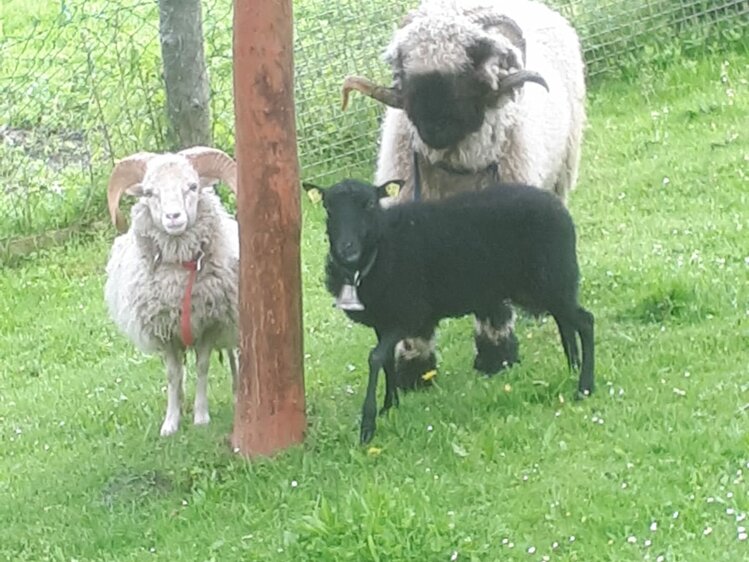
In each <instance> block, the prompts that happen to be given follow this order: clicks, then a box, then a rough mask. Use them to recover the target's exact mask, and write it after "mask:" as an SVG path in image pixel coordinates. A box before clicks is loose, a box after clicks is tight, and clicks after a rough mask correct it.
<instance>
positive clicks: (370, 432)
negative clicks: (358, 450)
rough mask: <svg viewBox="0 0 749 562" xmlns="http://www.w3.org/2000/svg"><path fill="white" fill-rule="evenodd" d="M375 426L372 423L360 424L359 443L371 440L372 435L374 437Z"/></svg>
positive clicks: (364, 443) (362, 443)
mask: <svg viewBox="0 0 749 562" xmlns="http://www.w3.org/2000/svg"><path fill="white" fill-rule="evenodd" d="M374 433H375V428H374V425H371V426H370V425H364V424H362V426H361V431H360V433H359V444H361V445H366V444H367V443H369V442H370V441H371V440H372V437H374Z"/></svg>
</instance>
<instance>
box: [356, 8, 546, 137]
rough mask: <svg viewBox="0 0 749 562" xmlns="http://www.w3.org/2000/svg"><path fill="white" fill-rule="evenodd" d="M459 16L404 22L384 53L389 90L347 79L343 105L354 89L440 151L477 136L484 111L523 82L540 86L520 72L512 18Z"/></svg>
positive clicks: (520, 41) (520, 50)
mask: <svg viewBox="0 0 749 562" xmlns="http://www.w3.org/2000/svg"><path fill="white" fill-rule="evenodd" d="M458 12H459V13H456V14H447V15H444V14H436V15H434V14H430V13H428V12H426V11H424V12H418V11H417V13H415V14H414V15H412V16H411V17H409V18H407V21H406V22H404V24H403V27H402V28H400V29H399V30H398V31H396V33H395V36H394V38H393V41H392V42H391V44H390V45H389V46H388V48H387V51H386V56H385V58H386V60H387V61H388V62H389V63H390V65H391V67H392V69H393V85H392V86H390V87H385V86H382V85H378V84H376V83H374V82H372V81H370V80H368V79H366V78H363V77H360V76H349V77H347V78H346V80H345V81H344V84H343V107H344V108H345V107H346V106H347V104H348V94H349V92H350V91H352V90H358V91H360V92H361V93H363V94H365V95H367V96H370V97H372V98H374V99H376V100H377V101H379V102H381V103H384V104H386V105H388V106H390V107H394V108H397V109H403V110H405V112H406V114H407V115H408V118H409V120H410V121H411V123H412V124H413V125H414V127H415V128H416V131H417V132H418V134H419V136H420V137H421V140H422V141H423V142H424V144H426V145H427V146H429V147H431V148H434V149H438V150H442V149H447V148H454V147H455V146H456V145H458V144H459V143H460V142H461V141H463V140H464V139H465V138H466V137H468V136H469V135H471V134H472V133H475V132H476V131H478V130H479V129H480V128H481V126H482V124H483V123H484V117H485V114H486V111H487V110H488V109H489V108H498V107H500V106H502V105H503V104H504V103H507V102H508V101H509V100H510V99H514V97H515V95H516V93H517V91H518V89H519V88H521V87H522V86H523V84H524V83H525V82H536V83H537V84H540V85H542V86H544V87H547V85H546V81H545V80H544V79H543V77H542V76H541V75H540V74H538V73H537V72H534V71H530V70H526V69H525V39H524V37H523V32H522V30H521V29H520V28H519V27H518V25H517V24H516V23H515V22H514V21H513V20H511V19H509V18H508V17H506V16H504V15H502V14H495V13H493V12H492V11H491V10H488V11H487V10H486V9H478V8H477V9H475V10H468V11H465V12H463V11H461V10H458ZM547 89H548V87H547Z"/></svg>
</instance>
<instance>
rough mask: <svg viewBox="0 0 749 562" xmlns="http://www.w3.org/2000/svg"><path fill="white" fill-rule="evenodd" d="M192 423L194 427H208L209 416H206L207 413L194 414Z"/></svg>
mask: <svg viewBox="0 0 749 562" xmlns="http://www.w3.org/2000/svg"><path fill="white" fill-rule="evenodd" d="M193 421H194V423H195V425H208V424H209V423H210V421H211V416H209V415H208V412H201V413H198V412H195V417H194V418H193Z"/></svg>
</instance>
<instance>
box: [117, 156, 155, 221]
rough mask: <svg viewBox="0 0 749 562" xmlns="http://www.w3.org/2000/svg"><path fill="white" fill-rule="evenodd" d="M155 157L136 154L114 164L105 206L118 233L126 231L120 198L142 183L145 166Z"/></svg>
mask: <svg viewBox="0 0 749 562" xmlns="http://www.w3.org/2000/svg"><path fill="white" fill-rule="evenodd" d="M154 156H155V155H154V154H153V153H151V152H138V153H136V154H132V155H131V156H128V157H127V158H123V159H122V160H120V161H119V162H117V164H115V166H114V169H113V170H112V175H110V176H109V185H108V186H107V206H108V207H109V217H110V218H111V219H112V224H113V225H114V226H115V228H116V229H117V231H118V232H124V231H125V230H127V221H125V217H123V216H122V212H121V211H120V198H121V197H122V194H123V193H124V192H125V191H127V190H128V189H129V188H130V187H132V186H133V185H135V184H138V183H140V182H141V181H143V176H144V175H145V173H146V164H148V161H149V160H150V159H151V158H153V157H154Z"/></svg>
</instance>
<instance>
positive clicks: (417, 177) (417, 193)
mask: <svg viewBox="0 0 749 562" xmlns="http://www.w3.org/2000/svg"><path fill="white" fill-rule="evenodd" d="M432 165H433V166H434V167H435V168H439V169H440V170H442V171H443V172H447V173H448V174H454V175H456V176H468V175H470V174H476V173H479V172H489V173H491V174H492V175H493V176H494V180H495V181H499V162H492V163H491V164H489V165H488V166H487V167H486V168H484V169H483V170H473V169H471V168H462V167H460V168H459V167H457V166H451V165H450V164H448V163H447V162H444V161H442V160H440V161H438V162H434V163H433V164H432ZM413 166H414V172H413V174H414V201H419V200H420V199H421V192H422V186H421V167H420V166H419V153H418V152H416V151H415V150H414V151H413Z"/></svg>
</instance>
